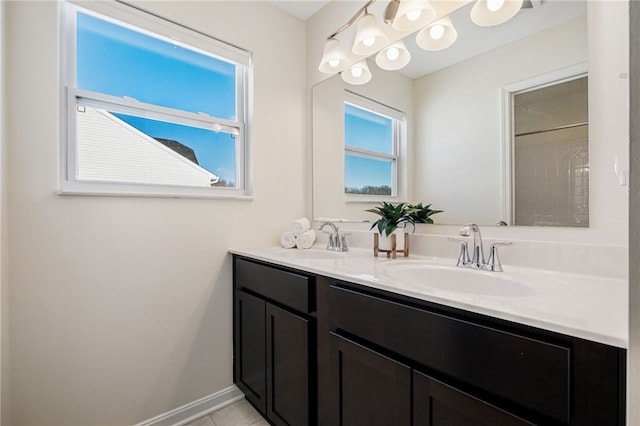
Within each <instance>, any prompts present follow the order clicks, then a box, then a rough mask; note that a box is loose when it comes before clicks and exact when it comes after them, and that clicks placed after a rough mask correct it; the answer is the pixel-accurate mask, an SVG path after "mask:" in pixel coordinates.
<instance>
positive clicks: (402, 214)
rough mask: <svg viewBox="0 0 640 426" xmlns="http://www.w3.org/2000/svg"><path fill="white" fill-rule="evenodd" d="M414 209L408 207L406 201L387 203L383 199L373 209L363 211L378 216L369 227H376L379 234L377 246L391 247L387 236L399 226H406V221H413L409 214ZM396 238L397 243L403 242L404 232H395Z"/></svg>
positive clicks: (382, 247)
mask: <svg viewBox="0 0 640 426" xmlns="http://www.w3.org/2000/svg"><path fill="white" fill-rule="evenodd" d="M414 210H415V209H413V208H411V207H409V204H408V203H397V204H393V203H387V202H386V201H383V202H382V203H380V206H378V207H375V208H373V209H367V210H365V211H367V212H370V213H374V214H377V215H378V216H380V218H379V219H378V220H376V221H375V222H373V224H372V225H371V228H369V230H371V229H373V228H377V229H378V233H379V234H380V238H379V246H380V248H381V249H388V248H390V247H391V242H390V239H389V237H391V234H393V233H394V231H397V230H398V229H399V228H404V227H406V224H407V223H413V220H412V219H411V214H412V213H413V212H414ZM396 240H397V244H398V245H401V244H403V242H404V233H403V232H400V233H398V232H396Z"/></svg>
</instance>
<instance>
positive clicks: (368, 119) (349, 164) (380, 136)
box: [344, 103, 393, 188]
mask: <svg viewBox="0 0 640 426" xmlns="http://www.w3.org/2000/svg"><path fill="white" fill-rule="evenodd" d="M344 113H345V114H344V120H345V123H344V133H345V134H344V138H345V143H346V144H348V145H349V146H352V147H357V148H362V149H366V150H369V151H374V152H381V153H384V154H392V145H391V143H392V142H391V141H392V140H393V139H392V138H393V121H392V120H391V119H390V118H387V117H384V116H381V115H379V114H375V113H373V112H370V111H368V110H365V109H362V108H359V107H356V106H354V105H351V104H348V103H345V105H344ZM366 185H372V186H382V185H388V186H391V165H390V163H389V162H386V161H379V160H372V159H368V158H363V157H355V156H346V158H345V186H346V187H349V188H362V187H363V186H366Z"/></svg>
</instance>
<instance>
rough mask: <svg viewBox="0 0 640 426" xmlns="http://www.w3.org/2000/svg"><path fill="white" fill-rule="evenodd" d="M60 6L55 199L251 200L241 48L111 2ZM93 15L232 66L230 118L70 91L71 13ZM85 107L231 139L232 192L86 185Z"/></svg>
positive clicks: (248, 88)
mask: <svg viewBox="0 0 640 426" xmlns="http://www.w3.org/2000/svg"><path fill="white" fill-rule="evenodd" d="M73 3H74V2H72V1H64V2H62V4H61V18H60V22H61V37H62V39H61V52H62V55H61V85H60V87H61V96H60V99H61V104H62V105H61V109H60V110H61V116H62V117H61V119H62V126H61V132H62V134H61V150H60V177H59V179H60V181H59V190H58V193H59V194H61V195H105V196H108V195H113V196H152V197H174V198H180V197H185V198H234V199H251V198H252V195H253V187H252V179H251V177H252V174H251V165H252V156H251V154H252V149H251V144H250V141H251V137H250V136H251V122H252V103H251V99H252V94H253V73H252V57H251V54H250V53H249V52H247V51H245V50H242V49H240V48H237V47H235V46H231V45H229V44H227V43H224V42H221V41H219V40H216V39H213V38H211V37H209V36H207V35H204V34H201V33H199V32H197V31H194V30H191V29H189V28H186V27H183V26H181V25H179V24H176V23H174V22H171V21H167V20H165V19H162V18H159V17H157V16H154V15H151V14H149V13H146V12H143V11H140V10H138V9H135V8H133V7H131V6H127V5H124V4H121V3H117V2H114V1H109V2H90V3H89V2H80V1H78V2H77V3H78V4H80V5H81V6H78V5H76V4H73ZM78 11H81V12H83V13H86V14H93V15H96V16H98V17H99V18H100V19H105V20H114V21H116V23H117V24H119V25H122V24H124V25H126V26H130V27H132V28H133V29H135V30H136V31H141V32H148V33H150V34H151V35H153V36H156V37H157V36H160V37H164V38H167V39H169V40H171V42H175V43H179V44H184V45H185V46H187V47H189V48H190V49H195V50H201V51H203V53H206V54H208V55H213V56H216V57H219V58H220V59H222V60H224V61H228V62H229V61H230V62H233V63H235V64H236V65H237V66H236V120H235V121H232V120H223V119H220V118H214V117H210V116H209V115H207V114H202V113H190V112H185V111H180V110H175V109H171V108H165V107H161V106H157V105H152V104H147V103H144V102H140V101H137V100H135V99H131V98H119V97H115V96H109V95H105V94H100V93H95V92H91V91H87V90H81V89H78V88H76V85H75V82H76V75H75V70H76V63H75V58H76V52H75V46H76V42H75V36H76V31H75V29H76V23H75V20H76V13H77V12H78ZM79 104H81V105H86V106H91V107H96V108H101V109H107V110H109V111H115V112H119V113H124V114H132V115H136V116H141V117H145V118H151V119H158V120H166V121H171V122H174V123H177V124H182V125H187V126H195V127H202V128H207V129H211V130H221V131H224V132H227V133H231V134H234V135H235V137H236V144H235V145H236V153H235V155H236V175H237V182H236V187H235V188H227V187H210V188H209V187H195V186H179V185H158V184H139V183H118V182H92V181H84V180H78V179H77V178H76V174H77V172H76V171H77V140H76V108H77V105H79Z"/></svg>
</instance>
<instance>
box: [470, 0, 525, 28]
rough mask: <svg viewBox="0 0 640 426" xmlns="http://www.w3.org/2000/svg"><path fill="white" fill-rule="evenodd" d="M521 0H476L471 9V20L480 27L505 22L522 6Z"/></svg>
mask: <svg viewBox="0 0 640 426" xmlns="http://www.w3.org/2000/svg"><path fill="white" fill-rule="evenodd" d="M522 3H523V0H478V1H476V4H474V5H473V8H472V9H471V20H472V21H473V22H474V23H475V24H476V25H480V26H481V27H493V26H495V25H500V24H502V23H505V22H507V21H508V20H509V19H511V18H513V17H514V16H515V15H516V13H518V11H519V10H520V9H521V8H522Z"/></svg>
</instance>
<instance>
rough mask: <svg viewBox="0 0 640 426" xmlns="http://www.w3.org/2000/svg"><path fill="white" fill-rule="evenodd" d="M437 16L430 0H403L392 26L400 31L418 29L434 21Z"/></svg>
mask: <svg viewBox="0 0 640 426" xmlns="http://www.w3.org/2000/svg"><path fill="white" fill-rule="evenodd" d="M436 16H437V15H436V11H435V9H434V8H433V6H431V2H430V1H429V0H401V1H400V5H398V11H397V12H396V16H395V18H394V19H393V22H392V24H391V26H392V27H393V28H394V29H396V30H398V31H416V30H419V29H420V28H422V27H424V26H425V25H427V24H429V23H431V22H433V20H434V19H435V18H436Z"/></svg>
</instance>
